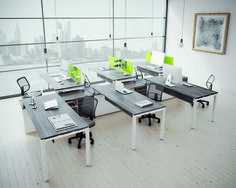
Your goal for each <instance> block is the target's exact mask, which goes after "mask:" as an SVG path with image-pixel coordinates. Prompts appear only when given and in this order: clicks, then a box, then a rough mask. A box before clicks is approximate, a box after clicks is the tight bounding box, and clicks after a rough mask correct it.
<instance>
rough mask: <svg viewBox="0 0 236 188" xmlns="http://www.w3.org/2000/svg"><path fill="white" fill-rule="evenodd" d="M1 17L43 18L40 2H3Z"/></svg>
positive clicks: (32, 0) (13, 0)
mask: <svg viewBox="0 0 236 188" xmlns="http://www.w3.org/2000/svg"><path fill="white" fill-rule="evenodd" d="M0 4H1V6H0V17H4V18H6V17H41V16H42V13H41V1H39V0H20V1H19V0H1V2H0Z"/></svg>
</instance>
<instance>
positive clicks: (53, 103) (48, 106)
mask: <svg viewBox="0 0 236 188" xmlns="http://www.w3.org/2000/svg"><path fill="white" fill-rule="evenodd" d="M44 109H45V110H53V109H58V103H57V100H56V99H53V100H51V101H47V102H44Z"/></svg>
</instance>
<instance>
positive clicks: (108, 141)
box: [0, 93, 236, 188]
mask: <svg viewBox="0 0 236 188" xmlns="http://www.w3.org/2000/svg"><path fill="white" fill-rule="evenodd" d="M163 104H165V105H166V106H167V112H166V120H165V124H166V127H165V140H163V141H160V139H159V138H160V126H159V125H158V124H157V123H156V122H153V125H152V126H151V127H149V126H148V125H147V121H146V120H145V121H143V122H142V123H141V124H139V123H138V125H137V150H136V151H132V150H131V123H132V122H131V118H130V117H129V116H127V115H126V114H124V113H123V112H117V113H113V114H109V115H105V116H101V117H97V118H96V126H95V127H93V129H92V132H93V135H94V139H95V144H94V145H92V146H91V163H92V165H91V167H86V165H85V164H86V159H85V145H84V144H83V145H82V148H81V149H80V150H78V149H77V148H76V145H77V142H76V141H74V142H73V143H72V145H69V144H68V143H67V138H65V139H59V140H57V141H56V142H55V144H53V143H51V142H50V143H47V144H46V150H47V160H48V168H49V178H50V181H49V182H44V181H43V174H42V162H41V151H40V143H39V138H38V135H37V133H33V134H30V135H25V134H24V122H23V117H22V113H21V109H20V106H19V103H18V99H7V100H0V139H1V142H0V187H1V188H10V187H13V188H15V187H24V188H25V187H29V188H32V187H57V188H58V187H70V188H71V187H80V188H83V187H84V188H88V187H89V188H90V187H99V188H100V187H102V188H104V187H109V188H110V187H112V188H116V187H117V188H121V187H122V188H138V187H140V188H141V187H142V188H143V187H145V188H149V187H150V188H153V187H161V188H166V187H171V188H172V187H174V188H176V187H177V188H178V187H181V188H183V187H186V188H189V187H191V188H192V187H212V188H216V187H219V188H228V187H236V116H235V114H236V100H235V96H233V95H229V94H223V93H220V94H219V95H218V98H217V104H216V113H215V120H216V121H215V122H214V123H212V122H210V121H209V120H210V117H211V107H212V105H211V104H212V103H211V104H210V106H209V107H207V108H205V109H202V108H201V107H200V106H199V107H198V108H197V120H196V129H195V130H192V129H191V128H190V127H191V122H192V107H191V105H190V104H188V103H185V102H182V101H180V100H178V99H171V100H167V101H164V102H163Z"/></svg>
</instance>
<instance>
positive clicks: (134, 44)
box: [115, 37, 164, 59]
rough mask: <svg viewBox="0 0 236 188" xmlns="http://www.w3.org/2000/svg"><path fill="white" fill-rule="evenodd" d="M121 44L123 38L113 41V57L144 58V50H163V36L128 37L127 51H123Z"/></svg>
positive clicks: (122, 44)
mask: <svg viewBox="0 0 236 188" xmlns="http://www.w3.org/2000/svg"><path fill="white" fill-rule="evenodd" d="M123 46H124V41H123V40H116V41H115V57H120V58H130V59H145V52H151V51H153V50H155V51H163V50H164V38H163V37H158V38H146V39H129V40H127V46H128V48H127V51H124V48H123Z"/></svg>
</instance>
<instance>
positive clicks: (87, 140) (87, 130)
mask: <svg viewBox="0 0 236 188" xmlns="http://www.w3.org/2000/svg"><path fill="white" fill-rule="evenodd" d="M85 134H86V163H87V166H90V141H89V128H87V129H86V130H85Z"/></svg>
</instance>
